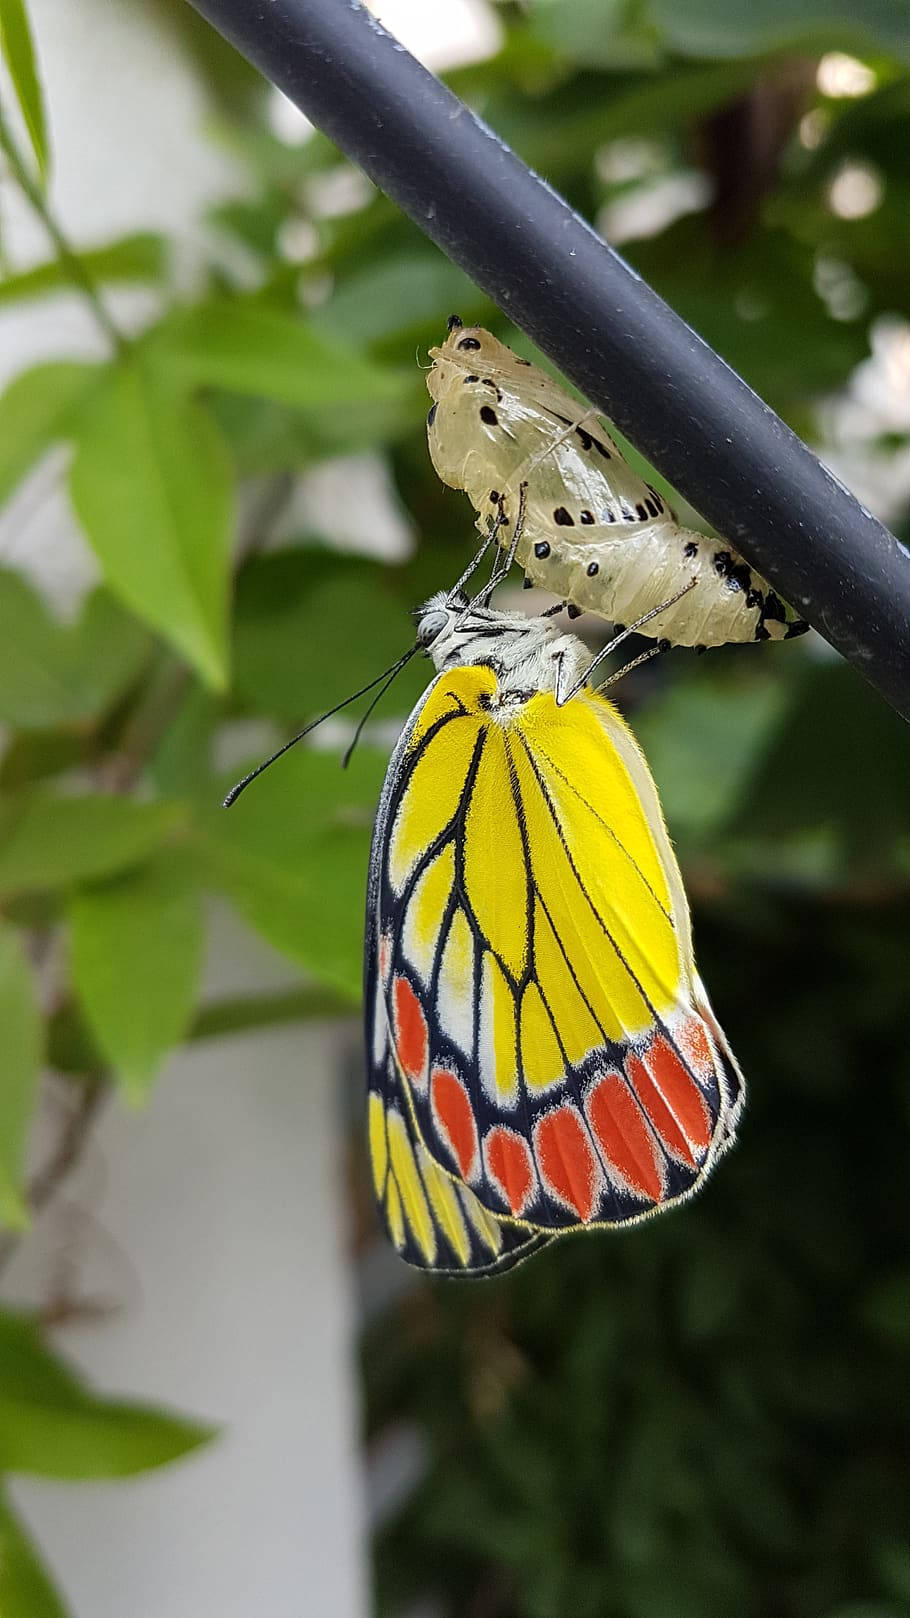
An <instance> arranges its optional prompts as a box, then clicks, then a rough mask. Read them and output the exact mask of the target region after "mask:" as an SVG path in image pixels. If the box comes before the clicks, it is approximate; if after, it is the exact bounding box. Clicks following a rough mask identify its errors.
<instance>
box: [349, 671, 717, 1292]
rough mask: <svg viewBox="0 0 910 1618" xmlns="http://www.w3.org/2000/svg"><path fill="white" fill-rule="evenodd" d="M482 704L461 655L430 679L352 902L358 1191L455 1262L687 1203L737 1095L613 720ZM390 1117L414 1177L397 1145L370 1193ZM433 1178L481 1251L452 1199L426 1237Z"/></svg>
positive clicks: (651, 798)
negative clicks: (365, 1175) (361, 1034)
mask: <svg viewBox="0 0 910 1618" xmlns="http://www.w3.org/2000/svg"><path fill="white" fill-rule="evenodd" d="M496 698H497V677H496V675H495V674H494V673H493V671H492V670H491V669H490V668H488V667H484V666H471V667H460V668H456V669H454V670H452V671H450V672H447V673H445V674H443V675H440V676H438V677H437V679H436V680H435V681H434V683H433V685H432V686H431V687H430V690H429V692H428V693H427V695H426V697H425V699H424V700H423V702H422V703H421V705H420V706H419V707H418V709H417V710H416V711H415V714H414V715H413V716H412V719H411V721H410V722H409V725H408V727H407V729H406V731H405V733H404V736H403V738H402V741H401V743H400V744H399V748H398V750H397V752H396V755H395V757H394V758H393V761H392V764H391V766H390V769H389V775H388V778H387V782H386V789H385V792H384V795H383V803H382V806H381V809H380V814H379V817H378V820H377V830H376V836H375V839H374V848H373V855H372V859H371V876H370V892H369V899H368V923H367V930H368V940H369V941H370V942H369V946H368V960H367V984H366V988H367V1019H368V1040H369V1042H370V1050H371V1057H370V1071H371V1079H370V1086H371V1099H370V1107H371V1119H372V1121H371V1139H374V1138H375V1145H374V1148H373V1153H372V1156H373V1164H374V1173H375V1175H376V1180H377V1193H378V1195H379V1200H380V1205H381V1206H382V1208H383V1212H384V1215H385V1218H386V1223H387V1226H388V1228H389V1230H390V1234H391V1235H392V1239H393V1240H394V1241H395V1242H396V1245H397V1246H398V1248H399V1250H400V1251H402V1252H403V1253H404V1255H405V1256H406V1257H408V1258H410V1259H411V1260H412V1261H413V1262H417V1263H419V1264H422V1265H424V1266H426V1267H432V1268H436V1267H440V1264H442V1265H444V1267H446V1268H458V1267H459V1266H460V1267H461V1269H462V1270H463V1271H465V1272H469V1271H471V1270H473V1269H475V1268H479V1267H480V1266H481V1264H482V1263H483V1262H486V1263H487V1264H488V1265H492V1266H496V1265H503V1264H506V1263H509V1262H515V1261H516V1259H517V1258H520V1257H523V1256H524V1255H525V1252H526V1251H529V1250H533V1248H532V1247H525V1246H524V1245H523V1244H524V1243H534V1242H539V1241H543V1240H546V1239H547V1238H548V1237H552V1236H554V1235H556V1234H558V1233H560V1232H565V1231H568V1230H572V1229H577V1228H579V1227H582V1226H587V1227H593V1226H598V1225H620V1224H625V1223H629V1222H631V1221H634V1220H636V1219H641V1218H644V1217H647V1216H649V1215H651V1214H653V1213H655V1212H656V1211H658V1210H659V1209H661V1208H664V1207H667V1206H669V1205H671V1204H672V1203H674V1202H677V1201H679V1200H681V1199H683V1198H685V1197H687V1196H690V1195H691V1194H692V1193H693V1192H694V1191H695V1190H697V1189H698V1187H699V1186H700V1185H701V1184H702V1183H703V1181H704V1179H705V1177H706V1175H707V1174H708V1172H709V1171H710V1168H711V1167H712V1165H713V1163H714V1162H715V1161H716V1159H717V1157H718V1156H719V1155H720V1153H721V1152H722V1151H723V1150H725V1149H726V1147H727V1146H728V1145H729V1144H730V1142H731V1140H732V1138H733V1134H734V1130H735V1124H736V1119H737V1116H738V1113H739V1110H740V1107H741V1105H742V1080H741V1076H740V1074H739V1070H738V1068H737V1067H736V1064H735V1061H734V1059H733V1057H732V1055H731V1054H730V1052H729V1049H728V1047H727V1045H726V1041H725V1040H724V1037H723V1035H722V1033H721V1032H720V1029H719V1027H718V1025H717V1023H716V1021H715V1019H714V1017H713V1014H712V1013H711V1011H710V1007H709V1006H708V1004H707V1000H706V998H705V995H704V990H703V989H702V987H701V984H700V982H699V981H698V979H697V977H696V974H695V969H694V964H693V958H692V945H691V933H690V926H689V916H688V910H687V907H686V902H685V897H684V894H683V889H682V883H681V879H680V876H679V871H678V867H677V865H676V861H675V858H674V856H673V852H672V849H671V847H670V844H669V840H668V838H667V834H666V830H665V828H664V824H663V819H662V816H661V813H660V807H659V804H658V800H657V794H656V790H655V788H654V784H653V781H652V780H651V777H650V774H649V772H648V769H647V765H646V763H645V761H644V759H643V757H642V755H641V753H640V751H639V749H638V747H637V744H636V743H635V741H634V739H633V738H632V735H631V733H630V731H629V730H628V728H627V727H626V726H625V724H624V723H623V721H622V720H621V719H620V718H619V716H618V714H617V713H616V712H615V710H614V709H613V708H612V707H611V706H610V704H609V703H607V702H605V701H604V700H602V699H601V698H599V697H597V696H596V695H594V694H593V693H591V692H590V691H587V692H585V693H583V694H582V695H581V696H579V697H576V698H574V699H573V700H572V701H570V702H569V703H567V704H566V705H565V706H564V707H562V708H559V707H557V705H556V703H555V701H554V699H553V697H552V695H550V694H548V693H544V692H538V693H536V694H533V695H531V696H530V697H529V699H528V700H527V701H524V702H522V703H519V704H516V705H515V707H514V710H510V713H509V717H508V718H507V719H503V718H502V717H501V716H500V714H495V713H494V710H495V709H496ZM374 1098H375V1099H374ZM393 1118H394V1119H395V1120H396V1121H395V1122H394V1123H392V1124H391V1132H390V1120H391V1119H393ZM398 1120H400V1121H398ZM383 1125H384V1129H383ZM392 1132H394V1133H395V1138H396V1139H397V1140H398V1141H399V1142H400V1141H402V1140H404V1139H405V1138H406V1139H407V1141H408V1143H409V1148H410V1153H411V1158H412V1159H413V1161H414V1162H415V1163H416V1165H417V1176H416V1177H415V1173H414V1172H413V1171H412V1170H411V1168H410V1159H407V1158H406V1157H405V1154H404V1152H403V1150H402V1148H401V1146H400V1144H399V1146H398V1148H397V1150H398V1152H399V1157H400V1160H401V1163H402V1168H401V1169H400V1171H399V1172H397V1173H395V1176H394V1181H395V1184H394V1189H393V1191H392V1193H391V1197H390V1194H389V1190H388V1186H389V1184H390V1181H389V1173H390V1170H391V1169H392V1167H393V1164H392V1158H393V1153H392ZM421 1172H422V1178H421ZM419 1178H420V1179H421V1188H422V1189H421V1191H420V1192H419V1191H418V1188H417V1186H418V1179H419ZM443 1185H447V1186H449V1187H451V1188H453V1190H454V1194H455V1196H457V1197H465V1196H469V1197H471V1198H473V1201H472V1202H471V1203H470V1204H469V1205H468V1206H469V1207H470V1208H471V1209H472V1210H473V1211H474V1212H475V1213H476V1212H477V1210H478V1209H479V1210H481V1211H482V1213H483V1214H485V1215H486V1216H487V1217H488V1218H489V1219H491V1220H492V1221H493V1223H494V1225H495V1228H496V1232H497V1238H498V1240H499V1241H500V1244H501V1245H500V1247H499V1248H498V1249H497V1251H496V1253H495V1254H494V1253H492V1252H490V1250H489V1246H488V1247H487V1250H486V1253H485V1254H484V1252H483V1251H482V1238H479V1239H478V1240H475V1236H474V1234H473V1232H476V1224H475V1225H474V1226H472V1229H471V1230H470V1231H469V1230H468V1228H467V1227H468V1224H469V1223H470V1214H467V1215H466V1218H465V1233H466V1235H467V1236H469V1237H470V1247H469V1248H466V1246H465V1236H463V1235H462V1231H461V1226H457V1235H456V1232H455V1231H452V1230H448V1231H447V1227H446V1219H445V1217H444V1215H443V1211H442V1208H441V1207H440V1208H439V1209H435V1208H434V1203H433V1187H435V1188H436V1190H437V1192H439V1188H440V1187H441V1186H443ZM409 1188H410V1189H409ZM440 1196H442V1193H440ZM399 1203H401V1204H402V1207H403V1209H404V1211H403V1212H399V1208H398V1204H399ZM405 1204H409V1206H410V1212H408V1209H407V1208H406V1207H404V1205H405ZM449 1205H450V1206H451V1200H450V1204H449ZM431 1230H432V1234H431Z"/></svg>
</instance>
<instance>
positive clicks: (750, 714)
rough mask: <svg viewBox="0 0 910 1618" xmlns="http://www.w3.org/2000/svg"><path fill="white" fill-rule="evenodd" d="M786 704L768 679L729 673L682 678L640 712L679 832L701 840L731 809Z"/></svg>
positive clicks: (639, 731)
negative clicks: (747, 678)
mask: <svg viewBox="0 0 910 1618" xmlns="http://www.w3.org/2000/svg"><path fill="white" fill-rule="evenodd" d="M785 701H786V697H785V692H784V690H783V689H782V688H781V687H779V686H777V685H775V684H773V683H772V682H771V681H770V680H769V681H767V682H766V683H761V682H759V681H757V680H755V679H753V680H751V681H750V682H749V683H743V682H741V681H738V680H736V679H735V678H734V677H733V675H732V672H727V674H726V678H724V679H723V680H721V679H718V678H716V677H715V678H711V677H710V676H707V677H702V678H699V679H692V680H690V681H680V682H679V684H678V685H675V686H673V687H672V688H671V689H670V690H669V691H668V692H667V693H666V695H665V697H664V700H663V701H662V702H661V703H660V704H659V705H658V704H655V705H653V706H652V707H651V708H649V709H646V710H644V711H643V712H642V713H641V714H640V715H637V716H636V722H635V730H636V735H637V736H638V738H639V741H640V742H641V744H642V746H643V748H644V749H645V752H646V754H647V757H648V762H649V763H650V765H651V769H652V770H653V772H654V777H655V780H656V781H657V783H658V786H659V788H660V796H661V802H662V804H663V807H664V813H665V814H666V816H667V820H668V822H669V825H670V828H671V831H672V832H673V834H674V835H676V836H679V835H681V834H682V833H685V834H686V835H687V836H688V837H690V838H700V839H702V840H703V839H705V838H708V837H710V836H711V834H712V833H713V832H714V831H715V829H716V828H717V827H718V826H719V825H720V823H721V822H722V821H724V820H725V819H727V818H728V817H729V816H730V815H731V814H732V813H733V811H734V809H735V808H736V807H737V806H738V804H739V802H740V800H741V798H742V794H743V791H744V789H745V784H746V781H747V779H748V777H749V774H750V772H751V771H752V770H753V769H754V768H755V766H756V760H757V759H758V758H759V757H760V756H761V753H762V751H763V749H764V747H765V745H766V743H767V740H768V738H769V736H770V734H771V732H772V731H773V729H774V726H775V725H776V723H777V722H778V720H779V718H780V715H781V712H782V710H783V708H784V705H785Z"/></svg>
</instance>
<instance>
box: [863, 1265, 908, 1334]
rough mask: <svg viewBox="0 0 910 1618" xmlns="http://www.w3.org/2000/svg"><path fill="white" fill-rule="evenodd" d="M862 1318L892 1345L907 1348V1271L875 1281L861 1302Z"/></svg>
mask: <svg viewBox="0 0 910 1618" xmlns="http://www.w3.org/2000/svg"><path fill="white" fill-rule="evenodd" d="M862 1313H863V1318H864V1320H865V1321H866V1323H867V1325H869V1326H870V1327H871V1328H872V1330H873V1331H874V1332H875V1333H876V1334H877V1335H878V1336H880V1337H884V1338H887V1339H888V1340H889V1341H890V1342H891V1343H892V1344H893V1345H894V1346H895V1347H903V1348H908V1347H910V1274H906V1275H889V1276H887V1277H883V1278H882V1279H881V1280H880V1281H878V1282H876V1284H875V1286H874V1287H873V1288H872V1289H871V1290H870V1291H869V1292H868V1293H867V1294H866V1297H865V1299H864V1301H863V1310H862Z"/></svg>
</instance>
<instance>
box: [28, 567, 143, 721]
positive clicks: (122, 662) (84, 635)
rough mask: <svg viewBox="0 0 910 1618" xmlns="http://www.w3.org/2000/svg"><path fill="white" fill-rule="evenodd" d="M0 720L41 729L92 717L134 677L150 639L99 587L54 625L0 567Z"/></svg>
mask: <svg viewBox="0 0 910 1618" xmlns="http://www.w3.org/2000/svg"><path fill="white" fill-rule="evenodd" d="M0 645H2V646H3V679H2V681H0V719H3V720H6V722H7V723H8V724H11V725H18V726H21V727H22V728H24V729H34V730H37V729H40V728H42V727H43V726H49V725H64V724H71V723H75V722H77V721H79V720H86V719H92V718H94V717H95V716H96V715H99V714H102V713H103V712H104V710H105V709H106V708H107V707H108V706H109V705H110V703H111V702H112V701H113V699H114V698H115V697H116V696H117V695H118V694H119V693H120V692H121V691H122V690H123V689H124V687H125V686H126V685H128V684H129V682H130V681H131V680H133V679H134V678H135V676H136V675H137V673H138V671H139V669H140V667H141V665H142V662H143V659H144V658H145V657H146V656H147V654H148V650H149V645H150V639H149V635H148V633H147V631H146V630H145V629H143V627H142V626H141V624H139V623H138V622H137V620H136V619H135V618H133V617H132V616H130V615H129V614H127V613H125V612H124V611H123V609H122V608H121V607H120V606H119V605H118V603H117V602H116V601H115V600H114V599H113V597H112V596H110V595H109V594H108V593H107V591H106V590H95V591H93V593H92V594H91V596H89V598H88V600H87V601H86V603H85V606H84V608H83V611H82V615H81V617H80V618H79V619H78V620H77V622H76V623H75V624H60V623H58V622H57V621H56V620H55V619H54V618H53V617H52V616H51V614H50V613H49V612H48V610H47V608H46V606H45V605H44V602H43V600H42V599H41V597H40V596H39V595H38V593H37V591H35V590H33V589H32V587H31V585H30V584H28V583H27V582H26V580H25V579H24V578H23V577H22V576H21V574H19V573H15V572H13V571H12V570H11V569H8V568H0Z"/></svg>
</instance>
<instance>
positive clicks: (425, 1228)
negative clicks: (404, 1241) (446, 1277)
mask: <svg viewBox="0 0 910 1618" xmlns="http://www.w3.org/2000/svg"><path fill="white" fill-rule="evenodd" d="M388 1129H389V1161H390V1163H391V1165H392V1173H393V1174H394V1176H395V1180H396V1182H397V1185H398V1190H399V1193H400V1195H401V1201H402V1205H403V1207H404V1212H405V1217H406V1218H407V1222H408V1225H409V1226H410V1228H411V1230H412V1231H413V1234H414V1240H415V1241H416V1243H417V1246H418V1247H419V1248H420V1251H421V1253H422V1254H423V1256H424V1259H425V1260H426V1262H427V1264H432V1263H433V1260H434V1259H435V1257H436V1232H435V1230H434V1228H433V1220H432V1217H431V1214H430V1210H429V1207H428V1206H427V1199H426V1197H425V1196H424V1192H423V1185H422V1183H421V1179H420V1172H419V1170H418V1167H417V1162H416V1159H415V1157H414V1153H413V1151H412V1149H411V1143H410V1141H409V1140H408V1135H407V1130H406V1128H405V1122H404V1119H403V1118H402V1116H401V1114H400V1113H399V1112H394V1111H390V1112H389V1115H388Z"/></svg>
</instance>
